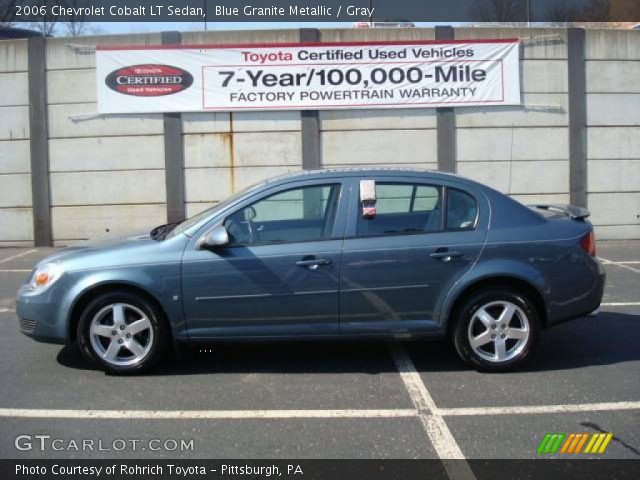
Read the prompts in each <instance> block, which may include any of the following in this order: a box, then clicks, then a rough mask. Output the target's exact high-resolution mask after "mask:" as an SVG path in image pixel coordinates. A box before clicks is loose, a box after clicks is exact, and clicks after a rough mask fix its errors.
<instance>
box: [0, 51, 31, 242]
mask: <svg viewBox="0 0 640 480" xmlns="http://www.w3.org/2000/svg"><path fill="white" fill-rule="evenodd" d="M27 58H28V57H27V41H26V40H16V41H12V42H0V247H1V246H12V245H17V246H27V245H32V244H33V215H32V211H31V203H32V202H31V162H30V146H29V78H28V74H27V69H28V65H27ZM9 92H10V94H9Z"/></svg>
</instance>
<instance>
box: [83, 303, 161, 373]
mask: <svg viewBox="0 0 640 480" xmlns="http://www.w3.org/2000/svg"><path fill="white" fill-rule="evenodd" d="M114 304H126V305H128V306H132V307H133V308H135V309H138V310H139V311H141V312H142V313H144V315H145V316H146V318H147V319H148V320H149V323H150V328H148V329H147V330H145V332H144V333H142V334H141V335H146V338H147V341H148V343H147V344H146V345H145V348H147V347H148V351H146V353H145V354H144V355H142V356H140V360H139V361H135V358H134V361H135V363H132V364H130V365H116V364H113V363H110V362H108V361H106V360H105V359H104V358H102V357H101V356H100V354H99V353H98V352H97V351H96V349H95V347H94V345H93V344H92V341H91V323H92V320H93V319H94V317H95V316H96V314H98V313H99V312H101V311H103V310H104V309H107V308H108V307H109V306H111V305H114ZM107 315H108V314H107ZM127 316H129V317H130V316H131V315H130V314H125V317H127ZM134 320H135V318H134ZM107 321H108V320H107ZM114 331H116V332H118V331H119V329H115V327H114ZM134 337H135V335H134ZM114 338H117V337H114ZM77 339H78V345H79V347H80V351H81V352H82V354H83V355H84V357H85V358H86V359H87V360H89V361H90V362H92V363H94V364H95V365H97V366H98V367H100V368H101V369H102V370H104V371H105V372H107V373H112V374H120V375H124V374H136V373H141V372H144V371H145V370H147V369H149V368H151V367H152V366H153V365H155V364H156V363H157V362H158V360H160V358H162V356H163V354H164V352H165V350H166V348H167V344H168V342H169V328H168V326H167V322H166V321H165V316H164V312H163V311H162V310H161V309H160V308H159V307H158V306H157V305H156V304H155V303H154V302H150V301H149V300H147V299H146V298H145V297H143V296H142V295H138V294H136V293H133V292H129V291H126V290H113V291H110V292H106V293H102V294H100V295H98V296H97V297H96V298H94V299H93V300H91V301H90V302H89V303H88V304H87V306H86V307H85V308H84V309H83V311H82V313H81V314H80V319H79V321H78V330H77ZM110 341H113V340H108V339H107V338H106V337H104V342H105V343H108V344H109V345H110V343H109V342H110ZM123 341H125V340H124V339H123ZM123 346H124V345H123ZM98 348H99V346H98ZM119 348H120V347H119ZM120 352H124V354H125V355H126V352H127V350H126V346H125V350H124V351H123V350H120ZM132 352H133V351H131V352H129V353H130V354H132ZM134 356H135V355H134Z"/></svg>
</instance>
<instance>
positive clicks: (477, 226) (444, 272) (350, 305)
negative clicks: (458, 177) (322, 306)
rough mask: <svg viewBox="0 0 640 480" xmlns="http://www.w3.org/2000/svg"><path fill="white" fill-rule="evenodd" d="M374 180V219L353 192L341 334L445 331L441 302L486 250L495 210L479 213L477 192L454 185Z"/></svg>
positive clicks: (348, 229) (423, 181)
mask: <svg viewBox="0 0 640 480" xmlns="http://www.w3.org/2000/svg"><path fill="white" fill-rule="evenodd" d="M375 180H376V189H375V190H376V197H377V200H376V211H375V215H374V216H373V217H371V216H370V215H365V216H363V212H362V208H361V205H360V204H359V197H358V195H356V194H355V192H354V194H353V195H352V200H351V208H350V210H349V220H348V224H347V231H346V236H347V238H346V239H345V245H344V253H343V260H342V274H341V275H342V283H341V294H340V307H341V327H342V332H344V333H370V334H375V333H384V334H388V333H396V334H403V333H411V332H429V331H435V330H438V329H439V328H440V325H439V324H438V319H437V313H438V309H439V306H440V305H441V303H442V302H443V300H444V297H445V295H446V293H447V292H448V291H449V290H450V288H451V287H452V285H453V284H454V283H455V282H456V281H457V280H458V279H459V278H460V277H461V276H462V275H463V274H464V273H465V272H467V271H468V270H469V268H470V267H471V265H472V264H473V262H474V261H475V260H476V258H477V257H478V255H479V254H480V251H481V249H482V246H483V244H484V241H485V237H486V221H487V218H488V214H487V212H486V211H484V209H482V210H483V211H482V212H479V210H480V209H479V207H478V201H477V200H476V199H475V197H474V196H472V195H470V194H469V193H468V192H463V191H461V190H458V189H455V188H451V185H446V184H441V183H435V182H434V183H429V181H428V179H426V180H422V179H420V180H419V181H416V179H410V178H406V179H404V178H403V179H399V178H397V177H396V178H384V177H378V178H375ZM353 188H354V190H357V188H358V185H354V187H353ZM483 205H484V204H483Z"/></svg>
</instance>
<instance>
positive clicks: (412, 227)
mask: <svg viewBox="0 0 640 480" xmlns="http://www.w3.org/2000/svg"><path fill="white" fill-rule="evenodd" d="M441 203H442V202H441V189H440V187H437V186H433V185H423V184H410V183H384V182H376V204H375V210H376V213H375V215H373V216H370V217H367V218H365V217H364V216H363V215H362V214H361V212H359V215H358V224H357V229H356V232H357V233H356V235H357V236H365V237H366V236H377V235H402V234H411V233H428V232H437V231H441V230H442V213H441Z"/></svg>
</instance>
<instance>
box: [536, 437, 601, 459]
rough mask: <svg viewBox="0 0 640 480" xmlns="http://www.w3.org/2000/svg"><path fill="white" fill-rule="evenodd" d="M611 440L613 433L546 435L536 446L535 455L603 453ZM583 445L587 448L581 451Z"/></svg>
mask: <svg viewBox="0 0 640 480" xmlns="http://www.w3.org/2000/svg"><path fill="white" fill-rule="evenodd" d="M612 438H613V433H594V434H591V435H590V434H589V433H569V434H567V433H558V432H553V433H547V434H546V435H545V436H544V438H543V439H542V441H541V442H540V444H539V445H538V449H537V453H539V454H547V455H549V454H554V453H565V454H569V455H570V454H574V455H575V454H578V453H581V452H583V453H604V451H605V449H606V448H607V445H609V442H610V441H611V439H612ZM563 440H564V442H563ZM587 440H588V442H587ZM585 443H586V444H587V446H586V448H585V449H584V451H583V450H582V447H583V446H584V445H585ZM558 449H559V451H558Z"/></svg>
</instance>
